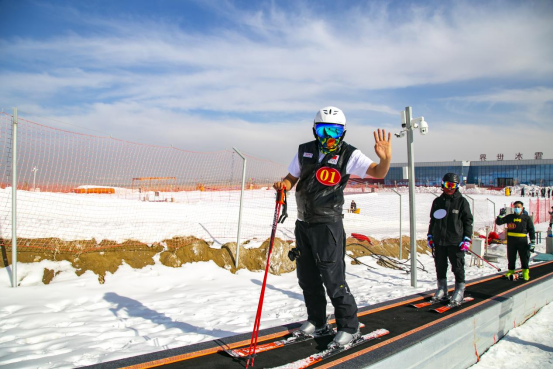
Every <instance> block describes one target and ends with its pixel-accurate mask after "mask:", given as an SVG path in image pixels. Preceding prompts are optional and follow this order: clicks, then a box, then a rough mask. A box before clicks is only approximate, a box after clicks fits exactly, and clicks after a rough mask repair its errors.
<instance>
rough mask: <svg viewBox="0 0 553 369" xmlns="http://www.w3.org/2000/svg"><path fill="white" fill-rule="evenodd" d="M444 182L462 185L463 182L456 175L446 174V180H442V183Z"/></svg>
mask: <svg viewBox="0 0 553 369" xmlns="http://www.w3.org/2000/svg"><path fill="white" fill-rule="evenodd" d="M443 182H455V183H461V181H460V180H459V176H458V175H457V174H455V173H446V175H445V176H444V178H442V183H443Z"/></svg>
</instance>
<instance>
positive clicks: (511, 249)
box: [507, 237, 530, 270]
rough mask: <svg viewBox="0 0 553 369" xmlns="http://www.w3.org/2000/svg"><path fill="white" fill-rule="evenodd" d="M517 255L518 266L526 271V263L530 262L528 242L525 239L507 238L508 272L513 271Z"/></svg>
mask: <svg viewBox="0 0 553 369" xmlns="http://www.w3.org/2000/svg"><path fill="white" fill-rule="evenodd" d="M517 254H518V256H519V257H520V265H521V267H522V269H528V262H529V261H530V250H529V249H528V240H527V239H526V237H524V238H522V237H507V261H508V263H509V265H508V269H509V270H515V264H516V262H517Z"/></svg>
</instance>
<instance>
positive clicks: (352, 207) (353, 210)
mask: <svg viewBox="0 0 553 369" xmlns="http://www.w3.org/2000/svg"><path fill="white" fill-rule="evenodd" d="M355 210H357V204H356V203H355V201H354V200H351V205H350V206H349V211H350V213H355Z"/></svg>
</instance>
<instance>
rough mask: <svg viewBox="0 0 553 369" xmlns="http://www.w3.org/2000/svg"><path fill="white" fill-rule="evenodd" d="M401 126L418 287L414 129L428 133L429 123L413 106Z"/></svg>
mask: <svg viewBox="0 0 553 369" xmlns="http://www.w3.org/2000/svg"><path fill="white" fill-rule="evenodd" d="M401 126H402V128H403V130H402V131H401V132H400V133H396V135H395V136H396V137H403V136H405V132H407V166H408V167H407V172H408V173H407V176H408V177H409V178H408V179H409V223H410V224H409V225H410V227H409V228H410V232H409V237H410V244H411V245H410V246H411V248H410V253H411V286H413V287H415V288H417V224H416V216H415V213H416V206H415V159H414V155H415V154H414V145H413V130H414V129H415V128H420V132H421V134H423V135H425V134H427V133H428V123H426V122H425V121H424V117H420V118H414V119H413V115H412V111H411V107H410V106H408V107H406V108H405V111H402V112H401Z"/></svg>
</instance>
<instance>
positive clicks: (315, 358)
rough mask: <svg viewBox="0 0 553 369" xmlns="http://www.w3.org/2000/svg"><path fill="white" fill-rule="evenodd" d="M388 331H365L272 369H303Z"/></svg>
mask: <svg viewBox="0 0 553 369" xmlns="http://www.w3.org/2000/svg"><path fill="white" fill-rule="evenodd" d="M389 333H390V332H389V331H388V330H386V329H377V330H376V331H373V332H371V333H367V334H364V335H362V336H361V337H359V339H357V340H355V341H353V342H351V343H349V344H347V345H345V346H343V347H333V348H329V349H326V350H324V351H321V352H318V353H316V354H313V355H310V356H308V357H306V358H304V359H300V360H297V361H294V362H292V363H289V364H285V365H281V366H277V367H274V368H272V369H303V368H307V367H309V366H311V365H315V364H316V363H319V362H321V361H323V360H326V359H328V358H330V357H332V356H335V355H338V354H339V353H342V352H344V351H347V350H349V349H351V348H353V347H355V346H359V345H361V344H363V343H365V342H367V341H371V340H374V339H376V338H379V337H382V336H385V335H387V334H389Z"/></svg>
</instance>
